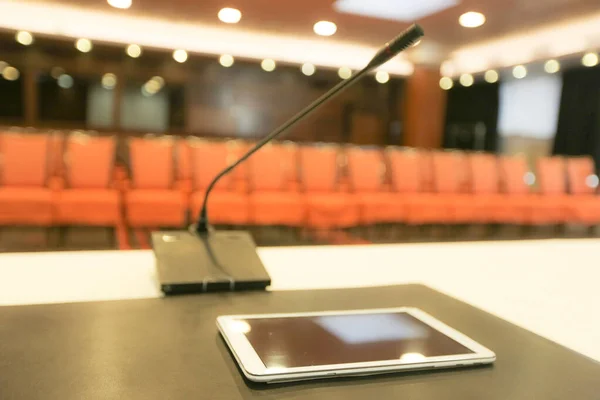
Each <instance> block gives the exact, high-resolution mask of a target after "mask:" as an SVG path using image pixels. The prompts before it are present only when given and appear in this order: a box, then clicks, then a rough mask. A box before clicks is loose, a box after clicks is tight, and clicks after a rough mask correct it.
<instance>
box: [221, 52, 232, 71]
mask: <svg viewBox="0 0 600 400" xmlns="http://www.w3.org/2000/svg"><path fill="white" fill-rule="evenodd" d="M234 61H235V60H234V59H233V56H232V55H230V54H223V55H222V56H221V57H219V64H221V65H222V66H224V67H225V68H229V67H231V66H232V65H233V63H234Z"/></svg>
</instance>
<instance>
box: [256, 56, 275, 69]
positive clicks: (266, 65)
mask: <svg viewBox="0 0 600 400" xmlns="http://www.w3.org/2000/svg"><path fill="white" fill-rule="evenodd" d="M276 66H277V65H276V64H275V61H273V60H271V59H270V58H267V59H266V60H262V62H261V63H260V67H261V68H262V69H264V70H265V71H267V72H271V71H273V70H274V69H275V67H276Z"/></svg>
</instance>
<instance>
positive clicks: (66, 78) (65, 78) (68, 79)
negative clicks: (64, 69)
mask: <svg viewBox="0 0 600 400" xmlns="http://www.w3.org/2000/svg"><path fill="white" fill-rule="evenodd" d="M56 83H57V84H58V86H59V87H61V88H63V89H70V88H72V87H73V77H72V76H71V75H67V74H62V75H61V76H59V77H58V79H57V80H56Z"/></svg>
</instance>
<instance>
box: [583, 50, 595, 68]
mask: <svg viewBox="0 0 600 400" xmlns="http://www.w3.org/2000/svg"><path fill="white" fill-rule="evenodd" d="M581 63H582V64H583V65H584V66H586V67H594V66H596V65H598V54H596V53H592V52H589V53H586V54H584V56H583V57H582V58H581Z"/></svg>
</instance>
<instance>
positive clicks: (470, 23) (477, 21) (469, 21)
mask: <svg viewBox="0 0 600 400" xmlns="http://www.w3.org/2000/svg"><path fill="white" fill-rule="evenodd" d="M458 23H459V24H461V25H462V26H464V27H465V28H477V27H478V26H481V25H483V24H484V23H485V15H483V14H482V13H479V12H475V11H469V12H466V13H464V14H463V15H461V16H460V17H459V18H458Z"/></svg>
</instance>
